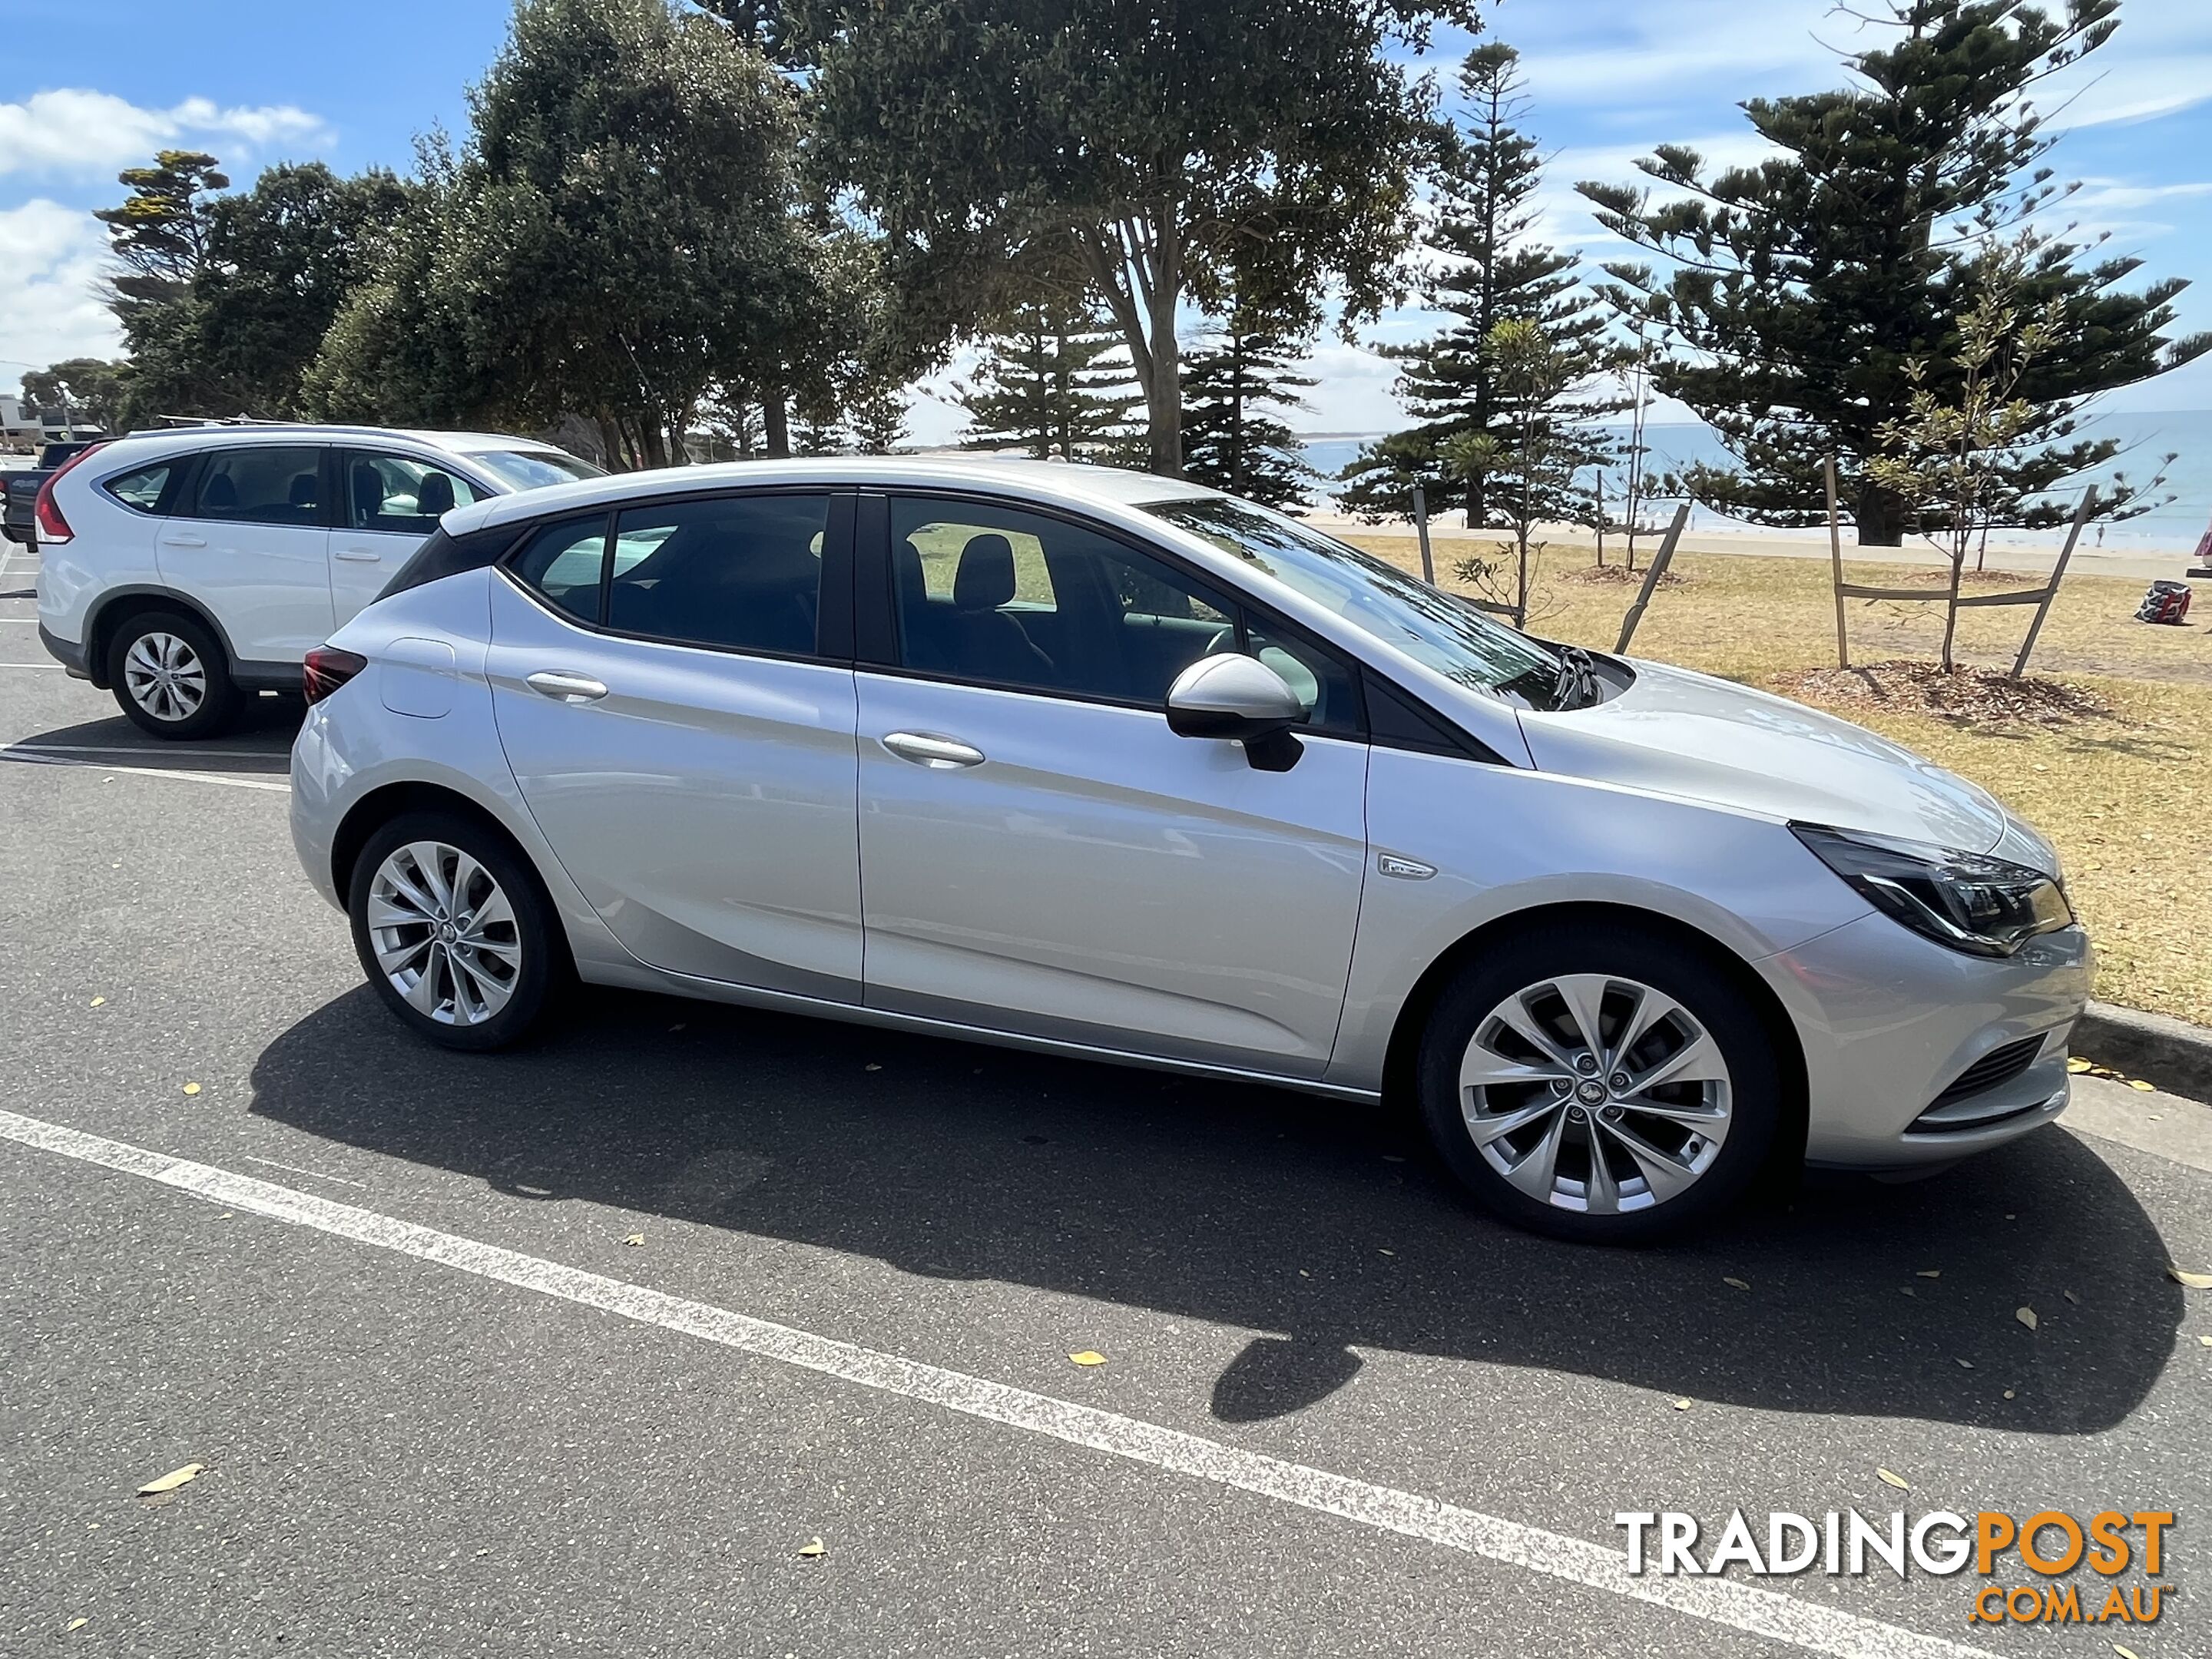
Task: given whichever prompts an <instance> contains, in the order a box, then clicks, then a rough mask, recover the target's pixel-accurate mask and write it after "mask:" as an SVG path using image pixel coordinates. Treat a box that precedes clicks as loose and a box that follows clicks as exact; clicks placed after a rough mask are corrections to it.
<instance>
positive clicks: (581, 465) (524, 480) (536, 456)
mask: <svg viewBox="0 0 2212 1659" xmlns="http://www.w3.org/2000/svg"><path fill="white" fill-rule="evenodd" d="M469 459H471V460H472V461H474V462H475V463H476V464H477V465H478V466H480V467H482V468H483V470H484V471H487V472H489V473H490V474H491V475H492V477H495V478H497V479H498V480H499V481H500V482H501V483H503V484H505V485H506V486H507V488H508V489H544V488H545V486H546V485H548V484H559V483H575V482H576V480H577V479H579V478H604V477H606V476H607V474H606V469H605V467H599V466H593V465H592V464H591V463H590V462H589V461H580V460H578V459H576V458H575V457H574V455H571V454H568V453H567V452H565V451H563V450H558V449H477V450H471V452H470V453H469Z"/></svg>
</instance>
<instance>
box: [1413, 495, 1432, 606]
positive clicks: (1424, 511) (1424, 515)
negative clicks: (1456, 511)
mask: <svg viewBox="0 0 2212 1659" xmlns="http://www.w3.org/2000/svg"><path fill="white" fill-rule="evenodd" d="M1413 533H1414V534H1415V535H1416V536H1418V537H1419V538H1420V540H1421V580H1423V581H1425V582H1426V583H1428V585H1429V586H1431V587H1434V586H1436V585H1437V562H1436V560H1435V558H1434V557H1433V556H1431V554H1430V552H1429V497H1428V492H1427V491H1426V490H1425V489H1422V488H1421V487H1420V485H1419V484H1415V485H1414V486H1413Z"/></svg>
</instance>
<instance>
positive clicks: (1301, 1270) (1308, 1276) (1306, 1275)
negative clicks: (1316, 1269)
mask: <svg viewBox="0 0 2212 1659" xmlns="http://www.w3.org/2000/svg"><path fill="white" fill-rule="evenodd" d="M1298 1277H1299V1278H1300V1279H1311V1278H1312V1277H1313V1275H1312V1274H1311V1273H1308V1272H1307V1271H1306V1270H1305V1269H1304V1267H1301V1268H1299V1269H1298Z"/></svg>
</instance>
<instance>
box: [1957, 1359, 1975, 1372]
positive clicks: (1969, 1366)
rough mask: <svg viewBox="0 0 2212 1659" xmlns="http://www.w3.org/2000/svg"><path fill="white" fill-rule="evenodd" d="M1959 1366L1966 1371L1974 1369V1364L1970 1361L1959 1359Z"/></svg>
mask: <svg viewBox="0 0 2212 1659" xmlns="http://www.w3.org/2000/svg"><path fill="white" fill-rule="evenodd" d="M1959 1364H1960V1365H1961V1366H1963V1367H1964V1368H1965V1369H1966V1370H1973V1369H1974V1362H1973V1361H1972V1360H1971V1359H1961V1360H1960V1361H1959Z"/></svg>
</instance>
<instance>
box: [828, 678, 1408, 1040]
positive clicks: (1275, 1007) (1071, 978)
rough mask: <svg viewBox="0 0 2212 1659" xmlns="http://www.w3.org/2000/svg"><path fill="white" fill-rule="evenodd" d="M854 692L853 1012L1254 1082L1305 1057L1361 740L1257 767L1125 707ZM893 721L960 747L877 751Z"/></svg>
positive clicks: (1001, 696) (1354, 806) (1358, 789)
mask: <svg viewBox="0 0 2212 1659" xmlns="http://www.w3.org/2000/svg"><path fill="white" fill-rule="evenodd" d="M859 684H860V793H861V814H860V843H861V861H862V865H863V867H864V869H865V870H866V920H867V981H868V1002H869V1006H872V1007H877V1008H882V1009H885V1010H892V1011H900V1012H908V1013H911V1014H915V1015H919V1016H923V1017H926V1018H935V1019H945V1020H953V1021H958V1022H961V1023H963V1024H981V1025H988V1026H994V1027H997V1028H1000V1029H1003V1030H1010V1031H1015V1032H1024V1033H1029V1034H1032V1035H1035V1036H1041V1037H1046V1038H1050V1039H1053V1040H1055V1041H1060V1042H1083V1043H1091V1044H1097V1045H1100V1046H1103V1047H1108V1048H1134V1049H1139V1050H1143V1051H1146V1052H1149V1053H1153V1054H1163V1055H1171V1056H1178V1057H1182V1058H1187V1059H1193V1060H1212V1061H1217V1062H1219V1063H1224V1064H1231V1065H1243V1066H1254V1067H1256V1068H1259V1069H1263V1070H1266V1071H1268V1072H1271V1073H1287V1074H1292V1075H1317V1074H1318V1073H1319V1072H1320V1070H1321V1068H1322V1066H1325V1065H1326V1064H1327V1063H1328V1056H1329V1051H1330V1048H1331V1047H1332V1045H1333V1043H1334V1040H1335V1034H1336V1025H1337V1020H1338V1018H1339V1015H1340V1012H1341V1010H1342V1007H1343V1000H1344V983H1345V975H1346V971H1347V969H1348V967H1349V963H1350V960H1351V949H1352V933H1353V930H1354V928H1355V926H1356V924H1357V921H1358V908H1359V892H1360V883H1361V878H1362V868H1363V865H1364V854H1365V847H1366V838H1365V831H1364V795H1365V789H1366V768H1367V750H1366V747H1365V745H1364V744H1356V743H1345V742H1339V741H1334V740H1331V739H1317V740H1311V741H1309V742H1308V743H1307V745H1306V752H1305V754H1304V757H1302V758H1301V759H1300V761H1299V763H1298V764H1297V767H1295V768H1294V769H1291V771H1289V772H1279V773H1269V772H1259V771H1255V770H1254V769H1252V768H1251V767H1250V765H1249V764H1248V763H1247V762H1246V760H1245V757H1244V753H1243V750H1242V749H1241V748H1239V747H1238V746H1237V745H1236V744H1229V743H1215V742H1205V741H1200V740H1195V739H1192V738H1178V737H1176V736H1175V735H1174V734H1173V733H1172V732H1170V731H1169V730H1168V729H1167V722H1166V720H1165V719H1164V717H1163V716H1162V715H1160V714H1158V713H1156V712H1154V711H1152V710H1149V709H1140V708H1114V707H1108V706H1103V705H1099V704H1092V703H1081V702H1071V701H1066V700H1062V699H1058V698H1051V697H1042V696H1028V695H1024V694H1021V693H1015V692H1004V691H993V690H984V689H982V688H980V687H975V686H960V685H947V684H936V683H933V682H928V681H923V680H914V679H904V678H897V677H894V676H888V675H872V674H868V673H865V672H864V673H862V674H861V675H860V681H859ZM901 733H904V734H914V735H919V736H924V737H927V738H930V739H932V740H933V741H935V742H938V743H943V744H959V745H963V746H965V747H967V748H969V749H971V750H976V751H980V752H981V756H982V757H983V758H982V759H981V762H979V763H954V764H931V763H928V759H927V751H918V752H920V753H921V755H922V757H921V758H919V759H917V758H916V757H915V756H913V755H902V754H900V753H896V752H894V751H893V750H890V749H887V748H886V747H885V746H884V744H883V742H882V739H883V738H884V737H885V736H887V735H894V734H901ZM907 746H908V747H909V748H911V747H914V746H913V745H907Z"/></svg>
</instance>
